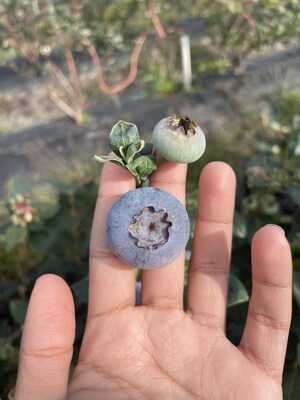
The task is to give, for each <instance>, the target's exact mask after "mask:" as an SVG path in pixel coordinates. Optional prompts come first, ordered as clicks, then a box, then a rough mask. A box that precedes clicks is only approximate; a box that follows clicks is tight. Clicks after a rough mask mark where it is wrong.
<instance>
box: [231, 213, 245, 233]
mask: <svg viewBox="0 0 300 400" xmlns="http://www.w3.org/2000/svg"><path fill="white" fill-rule="evenodd" d="M233 221H234V225H233V236H234V237H237V238H239V239H245V238H246V236H247V224H246V219H245V216H244V215H242V214H240V213H239V212H238V211H236V210H235V212H234V220H233Z"/></svg>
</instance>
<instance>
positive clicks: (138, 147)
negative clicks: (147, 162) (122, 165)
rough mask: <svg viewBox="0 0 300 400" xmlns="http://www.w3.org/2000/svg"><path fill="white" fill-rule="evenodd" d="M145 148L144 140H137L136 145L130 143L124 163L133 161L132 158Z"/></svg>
mask: <svg viewBox="0 0 300 400" xmlns="http://www.w3.org/2000/svg"><path fill="white" fill-rule="evenodd" d="M144 147H145V142H144V140H139V141H138V142H136V143H131V145H130V146H129V147H128V149H127V152H126V162H127V163H128V164H129V163H131V162H132V161H133V159H134V156H135V155H136V154H137V153H140V151H141V150H142V149H143V148H144Z"/></svg>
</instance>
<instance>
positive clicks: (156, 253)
mask: <svg viewBox="0 0 300 400" xmlns="http://www.w3.org/2000/svg"><path fill="white" fill-rule="evenodd" d="M189 235H190V223H189V217H188V214H187V212H186V209H185V208H184V206H183V205H182V204H181V203H180V201H179V200H177V199H176V197H174V196H173V195H171V194H170V193H168V192H166V191H164V190H161V189H158V188H152V187H146V188H140V189H135V190H131V191H130V192H127V193H125V194H124V195H123V196H121V197H120V199H119V200H118V201H116V203H115V204H114V205H113V206H112V208H111V209H110V211H109V213H108V216H107V221H106V236H107V241H108V244H109V246H110V247H111V249H112V251H113V252H114V253H115V254H116V255H117V256H118V257H119V258H120V259H121V260H123V261H124V262H126V263H127V264H130V265H132V266H134V267H136V268H139V269H156V268H161V267H164V266H166V265H168V264H170V263H171V262H172V261H174V260H176V258H178V257H179V255H180V254H181V253H182V251H183V250H184V249H185V246H186V244H187V242H188V239H189Z"/></svg>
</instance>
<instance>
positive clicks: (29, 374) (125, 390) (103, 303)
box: [15, 162, 292, 400]
mask: <svg viewBox="0 0 300 400" xmlns="http://www.w3.org/2000/svg"><path fill="white" fill-rule="evenodd" d="M185 178H186V166H185V165H177V164H173V163H170V162H166V163H165V164H164V165H162V166H161V167H160V169H159V170H158V171H156V172H155V173H154V174H153V175H152V178H151V185H152V186H155V187H159V188H162V189H165V190H167V191H169V192H170V193H172V194H173V195H175V196H176V197H177V198H178V199H179V200H180V201H181V202H183V203H184V198H185ZM133 188H134V181H133V179H132V178H131V176H130V175H129V174H128V173H127V172H126V171H123V170H121V169H120V168H118V167H116V166H114V165H105V166H104V168H103V171H102V176H101V182H100V190H99V198H98V200H97V205H96V211H95V218H94V223H93V229H92V237H91V246H90V248H91V257H90V289H89V310H88V319H87V324H86V330H85V334H84V338H83V342H82V347H81V350H80V355H79V361H78V365H77V367H76V368H75V371H74V372H73V374H72V378H71V381H70V383H69V386H68V379H69V368H70V361H71V357H72V344H73V340H74V331H75V320H74V305H73V300H72V296H71V292H70V290H69V288H68V286H67V285H66V283H65V282H64V281H63V280H62V279H60V278H59V277H56V276H53V275H46V276H44V277H41V278H39V279H38V281H37V283H36V285H35V288H34V290H33V294H32V297H31V301H30V304H29V309H28V313H27V317H26V322H25V326H24V333H23V338H22V345H21V353H20V365H19V373H18V380H17V386H16V394H15V400H27V399H28V400H29V399H30V400H35V399H37V400H39V399H45V400H50V399H51V400H52V399H53V400H59V399H65V398H66V397H67V398H68V399H71V400H81V399H82V400H84V399H89V400H94V399H95V400H96V399H97V400H98V399H104V400H106V399H107V400H111V399H118V400H119V399H180V400H181V399H202V400H217V399H222V400H227V399H235V400H239V399H243V400H247V399H249V400H250V399H251V400H254V399H255V400H260V399H261V400H269V399H270V400H279V399H282V390H281V379H282V369H283V362H284V356H285V350H286V342H287V336H288V331H289V326H290V318H291V274H292V272H291V271H292V268H291V256H290V249H289V245H288V242H287V241H286V239H285V236H284V233H283V232H282V230H281V229H280V228H279V227H277V226H266V227H264V228H262V229H261V230H260V231H258V232H257V233H256V234H255V236H254V238H253V243H252V269H253V285H252V296H251V300H250V306H249V311H248V318H247V322H246V327H245V331H244V334H243V337H242V340H241V343H240V345H239V347H236V346H234V345H233V344H231V343H230V341H229V340H228V339H227V338H226V336H225V332H224V328H225V318H226V298H227V285H228V273H229V265H230V253H231V237H232V218H233V209H234V196H235V176H234V173H233V171H232V170H231V168H230V167H229V166H228V165H226V164H224V163H221V162H214V163H211V164H208V165H207V166H206V167H205V168H204V170H203V172H202V174H201V177H200V182H199V205H198V213H197V223H196V227H195V236H194V243H193V251H192V258H191V263H190V269H189V283H188V310H187V311H186V312H185V311H183V306H182V300H183V283H184V254H182V256H181V257H180V258H179V259H178V260H176V261H175V262H173V263H171V264H170V265H169V266H167V267H165V268H162V269H159V270H148V271H143V273H142V305H141V306H139V307H135V270H134V268H132V267H130V266H128V265H125V264H124V263H123V262H122V261H120V260H119V259H117V258H116V257H115V256H114V255H113V254H112V253H111V251H110V249H109V247H108V246H107V242H106V237H105V220H106V215H107V212H108V210H109V209H110V207H111V205H112V204H113V203H114V202H115V201H116V200H117V199H118V197H120V196H121V195H122V194H123V193H124V192H126V191H128V190H131V189H133Z"/></svg>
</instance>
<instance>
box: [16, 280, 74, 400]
mask: <svg viewBox="0 0 300 400" xmlns="http://www.w3.org/2000/svg"><path fill="white" fill-rule="evenodd" d="M74 336H75V316H74V303H73V298H72V294H71V291H70V289H69V287H68V285H67V284H66V283H65V282H64V281H63V279H61V278H60V277H58V276H55V275H44V276H42V277H40V278H39V279H38V280H37V281H36V284H35V286H34V289H33V292H32V295H31V298H30V302H29V306H28V311H27V315H26V320H25V325H24V332H23V336H22V341H21V348H20V358H19V370H18V378H17V384H16V390H15V396H14V400H40V399H44V400H52V399H53V400H59V399H64V398H65V396H66V393H67V385H68V377H69V369H70V362H71V358H72V353H73V341H74Z"/></svg>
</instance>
